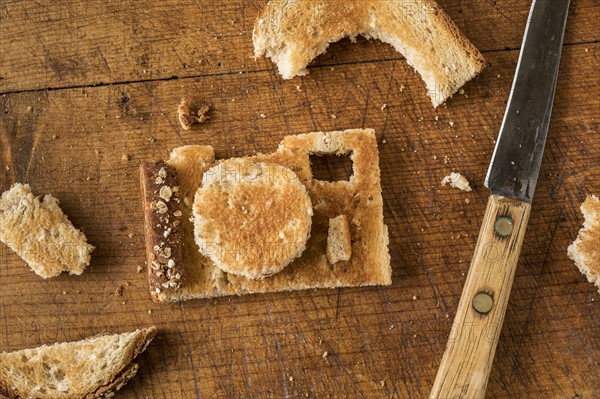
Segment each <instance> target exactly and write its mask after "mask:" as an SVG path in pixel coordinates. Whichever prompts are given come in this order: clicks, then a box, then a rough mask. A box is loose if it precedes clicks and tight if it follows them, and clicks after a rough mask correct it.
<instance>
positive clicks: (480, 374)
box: [430, 195, 531, 399]
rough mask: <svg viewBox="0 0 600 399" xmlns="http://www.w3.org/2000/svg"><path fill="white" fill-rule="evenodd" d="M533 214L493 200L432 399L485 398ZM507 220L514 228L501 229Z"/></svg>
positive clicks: (505, 201)
mask: <svg viewBox="0 0 600 399" xmlns="http://www.w3.org/2000/svg"><path fill="white" fill-rule="evenodd" d="M530 212H531V205H530V204H528V203H526V202H521V201H517V200H514V199H512V198H506V197H501V196H498V195H491V196H490V198H489V199H488V202H487V207H486V209H485V214H484V215H483V221H482V223H481V230H479V237H478V239H477V244H476V245H475V251H474V254H473V258H472V259H471V266H470V267H469V272H468V274H467V280H466V282H465V285H464V287H463V292H462V294H461V297H460V301H459V303H458V308H457V309H456V317H455V318H454V321H453V323H452V330H451V331H450V336H449V337H448V344H447V345H446V351H445V352H444V356H443V357H442V361H441V363H440V367H439V369H438V372H437V376H436V378H435V381H434V384H433V389H432V391H431V394H430V398H432V399H438V398H440V399H443V398H473V399H475V398H484V397H485V392H486V388H487V384H488V377H489V374H490V370H491V368H492V364H493V362H494V355H495V354H496V346H497V344H498V338H499V337H500V331H501V329H502V324H503V322H504V316H505V312H506V306H507V305H508V300H509V298H510V291H511V289H512V284H513V279H514V277H515V272H516V270H517V264H518V263H519V256H520V254H521V247H522V246H523V240H524V238H525V232H526V230H527V222H528V220H529V214H530ZM502 220H504V221H505V223H509V226H505V227H504V228H502V227H500V226H501V225H499V224H498V223H499V222H500V223H501V222H502ZM506 221H508V222H506ZM478 296H479V297H483V298H489V300H490V303H489V307H488V306H484V305H483V304H477V303H476V300H477V297H478Z"/></svg>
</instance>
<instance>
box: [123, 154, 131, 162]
mask: <svg viewBox="0 0 600 399" xmlns="http://www.w3.org/2000/svg"><path fill="white" fill-rule="evenodd" d="M121 159H122V160H123V161H129V160H130V159H131V157H130V156H129V154H123V156H122V157H121Z"/></svg>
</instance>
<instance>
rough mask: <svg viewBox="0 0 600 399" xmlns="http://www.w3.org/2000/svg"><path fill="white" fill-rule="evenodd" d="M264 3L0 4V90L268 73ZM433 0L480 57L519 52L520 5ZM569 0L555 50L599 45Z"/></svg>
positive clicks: (335, 49) (380, 50)
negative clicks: (260, 44)
mask: <svg viewBox="0 0 600 399" xmlns="http://www.w3.org/2000/svg"><path fill="white" fill-rule="evenodd" d="M265 3H266V1H265V0H252V1H216V0H211V1H203V2H186V1H182V0H164V1H150V2H144V3H140V2H138V1H133V0H127V1H119V2H114V1H113V2H111V1H103V0H93V1H86V2H72V1H68V0H58V1H42V2H39V1H32V0H28V1H14V0H9V1H3V2H2V3H1V4H0V49H1V51H0V93H4V92H14V91H22V90H31V89H45V88H48V87H72V86H88V85H94V84H106V83H114V82H131V81H147V80H155V79H169V78H171V77H184V76H204V75H213V74H228V73H238V72H239V71H246V72H247V71H257V70H267V69H268V70H270V69H273V64H272V63H271V61H270V60H266V59H264V58H263V59H260V60H258V61H254V59H253V47H252V38H251V37H252V28H253V25H254V20H255V18H256V16H257V15H258V13H259V11H260V10H261V9H262V7H263V6H264V4H265ZM439 3H440V5H441V6H442V7H443V8H444V9H445V10H446V11H447V13H448V14H449V15H450V17H451V18H452V19H453V20H454V21H455V22H456V24H457V25H458V26H459V27H460V28H461V29H462V31H463V32H464V33H465V35H466V36H467V37H468V38H469V39H471V40H472V41H473V43H474V44H475V45H476V46H477V47H478V48H479V49H480V50H481V51H490V50H501V49H505V48H511V49H514V48H519V47H520V45H521V38H522V34H523V29H524V26H525V21H526V19H527V13H528V11H529V5H530V3H531V2H530V1H529V0H497V1H470V0H469V1H467V0H461V1H456V0H440V1H439ZM572 3H573V4H572V7H571V15H570V17H569V23H568V25H567V33H566V38H565V43H583V42H593V41H597V40H599V39H600V34H599V32H598V29H597V28H596V27H595V26H596V24H597V21H598V20H600V8H599V7H598V5H597V2H596V0H578V1H574V2H572ZM406 4H407V7H414V4H413V2H412V1H410V0H406ZM398 58H399V54H398V53H396V52H395V51H394V50H393V49H392V48H391V46H388V45H385V44H383V43H380V42H377V43H370V42H367V41H366V40H359V42H358V43H357V44H351V43H350V42H349V41H348V40H345V41H342V42H341V43H339V44H335V45H332V46H331V49H330V50H329V52H328V53H327V54H326V55H323V56H321V57H319V59H318V60H317V61H316V62H315V65H335V64H343V63H352V62H357V61H373V60H384V59H398Z"/></svg>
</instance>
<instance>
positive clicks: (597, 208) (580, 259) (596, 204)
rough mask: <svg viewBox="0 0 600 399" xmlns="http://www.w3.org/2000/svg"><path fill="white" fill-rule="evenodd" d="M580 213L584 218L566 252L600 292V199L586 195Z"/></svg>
mask: <svg viewBox="0 0 600 399" xmlns="http://www.w3.org/2000/svg"><path fill="white" fill-rule="evenodd" d="M581 213H583V216H584V218H585V221H584V222H583V227H582V228H581V230H579V234H578V235H577V239H576V240H575V241H574V242H573V243H572V244H571V245H570V246H569V248H568V250H567V252H568V255H569V258H571V259H572V260H573V261H574V262H575V265H577V268H578V269H579V271H580V272H581V273H583V275H585V276H586V277H587V279H588V281H589V282H590V283H594V284H595V285H596V287H598V292H599V293H600V199H598V197H596V196H595V195H590V196H588V197H587V198H586V199H585V201H584V202H583V204H581Z"/></svg>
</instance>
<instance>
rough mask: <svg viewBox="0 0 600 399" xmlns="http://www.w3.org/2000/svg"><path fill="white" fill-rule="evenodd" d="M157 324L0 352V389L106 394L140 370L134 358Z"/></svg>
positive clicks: (63, 396)
mask: <svg viewBox="0 0 600 399" xmlns="http://www.w3.org/2000/svg"><path fill="white" fill-rule="evenodd" d="M155 335H156V327H154V326H152V327H150V328H146V329H143V330H136V331H134V332H130V333H124V334H114V335H101V336H96V337H93V338H87V339H84V340H81V341H76V342H66V343H61V344H58V343H57V344H54V345H44V346H40V347H38V348H34V349H22V350H19V351H15V352H9V353H0V394H2V395H6V396H8V397H9V398H15V399H16V398H37V399H76V398H77V399H80V398H85V399H92V398H110V397H112V396H114V392H115V391H117V390H119V389H121V388H122V387H123V386H124V385H125V384H126V383H127V382H128V381H129V380H130V379H131V378H133V376H135V374H136V373H137V370H138V365H137V364H135V363H132V361H133V360H134V359H135V358H136V357H137V356H138V355H139V354H140V353H142V352H143V351H144V350H145V349H146V347H147V346H148V344H149V343H150V341H152V339H153V338H154V336H155Z"/></svg>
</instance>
